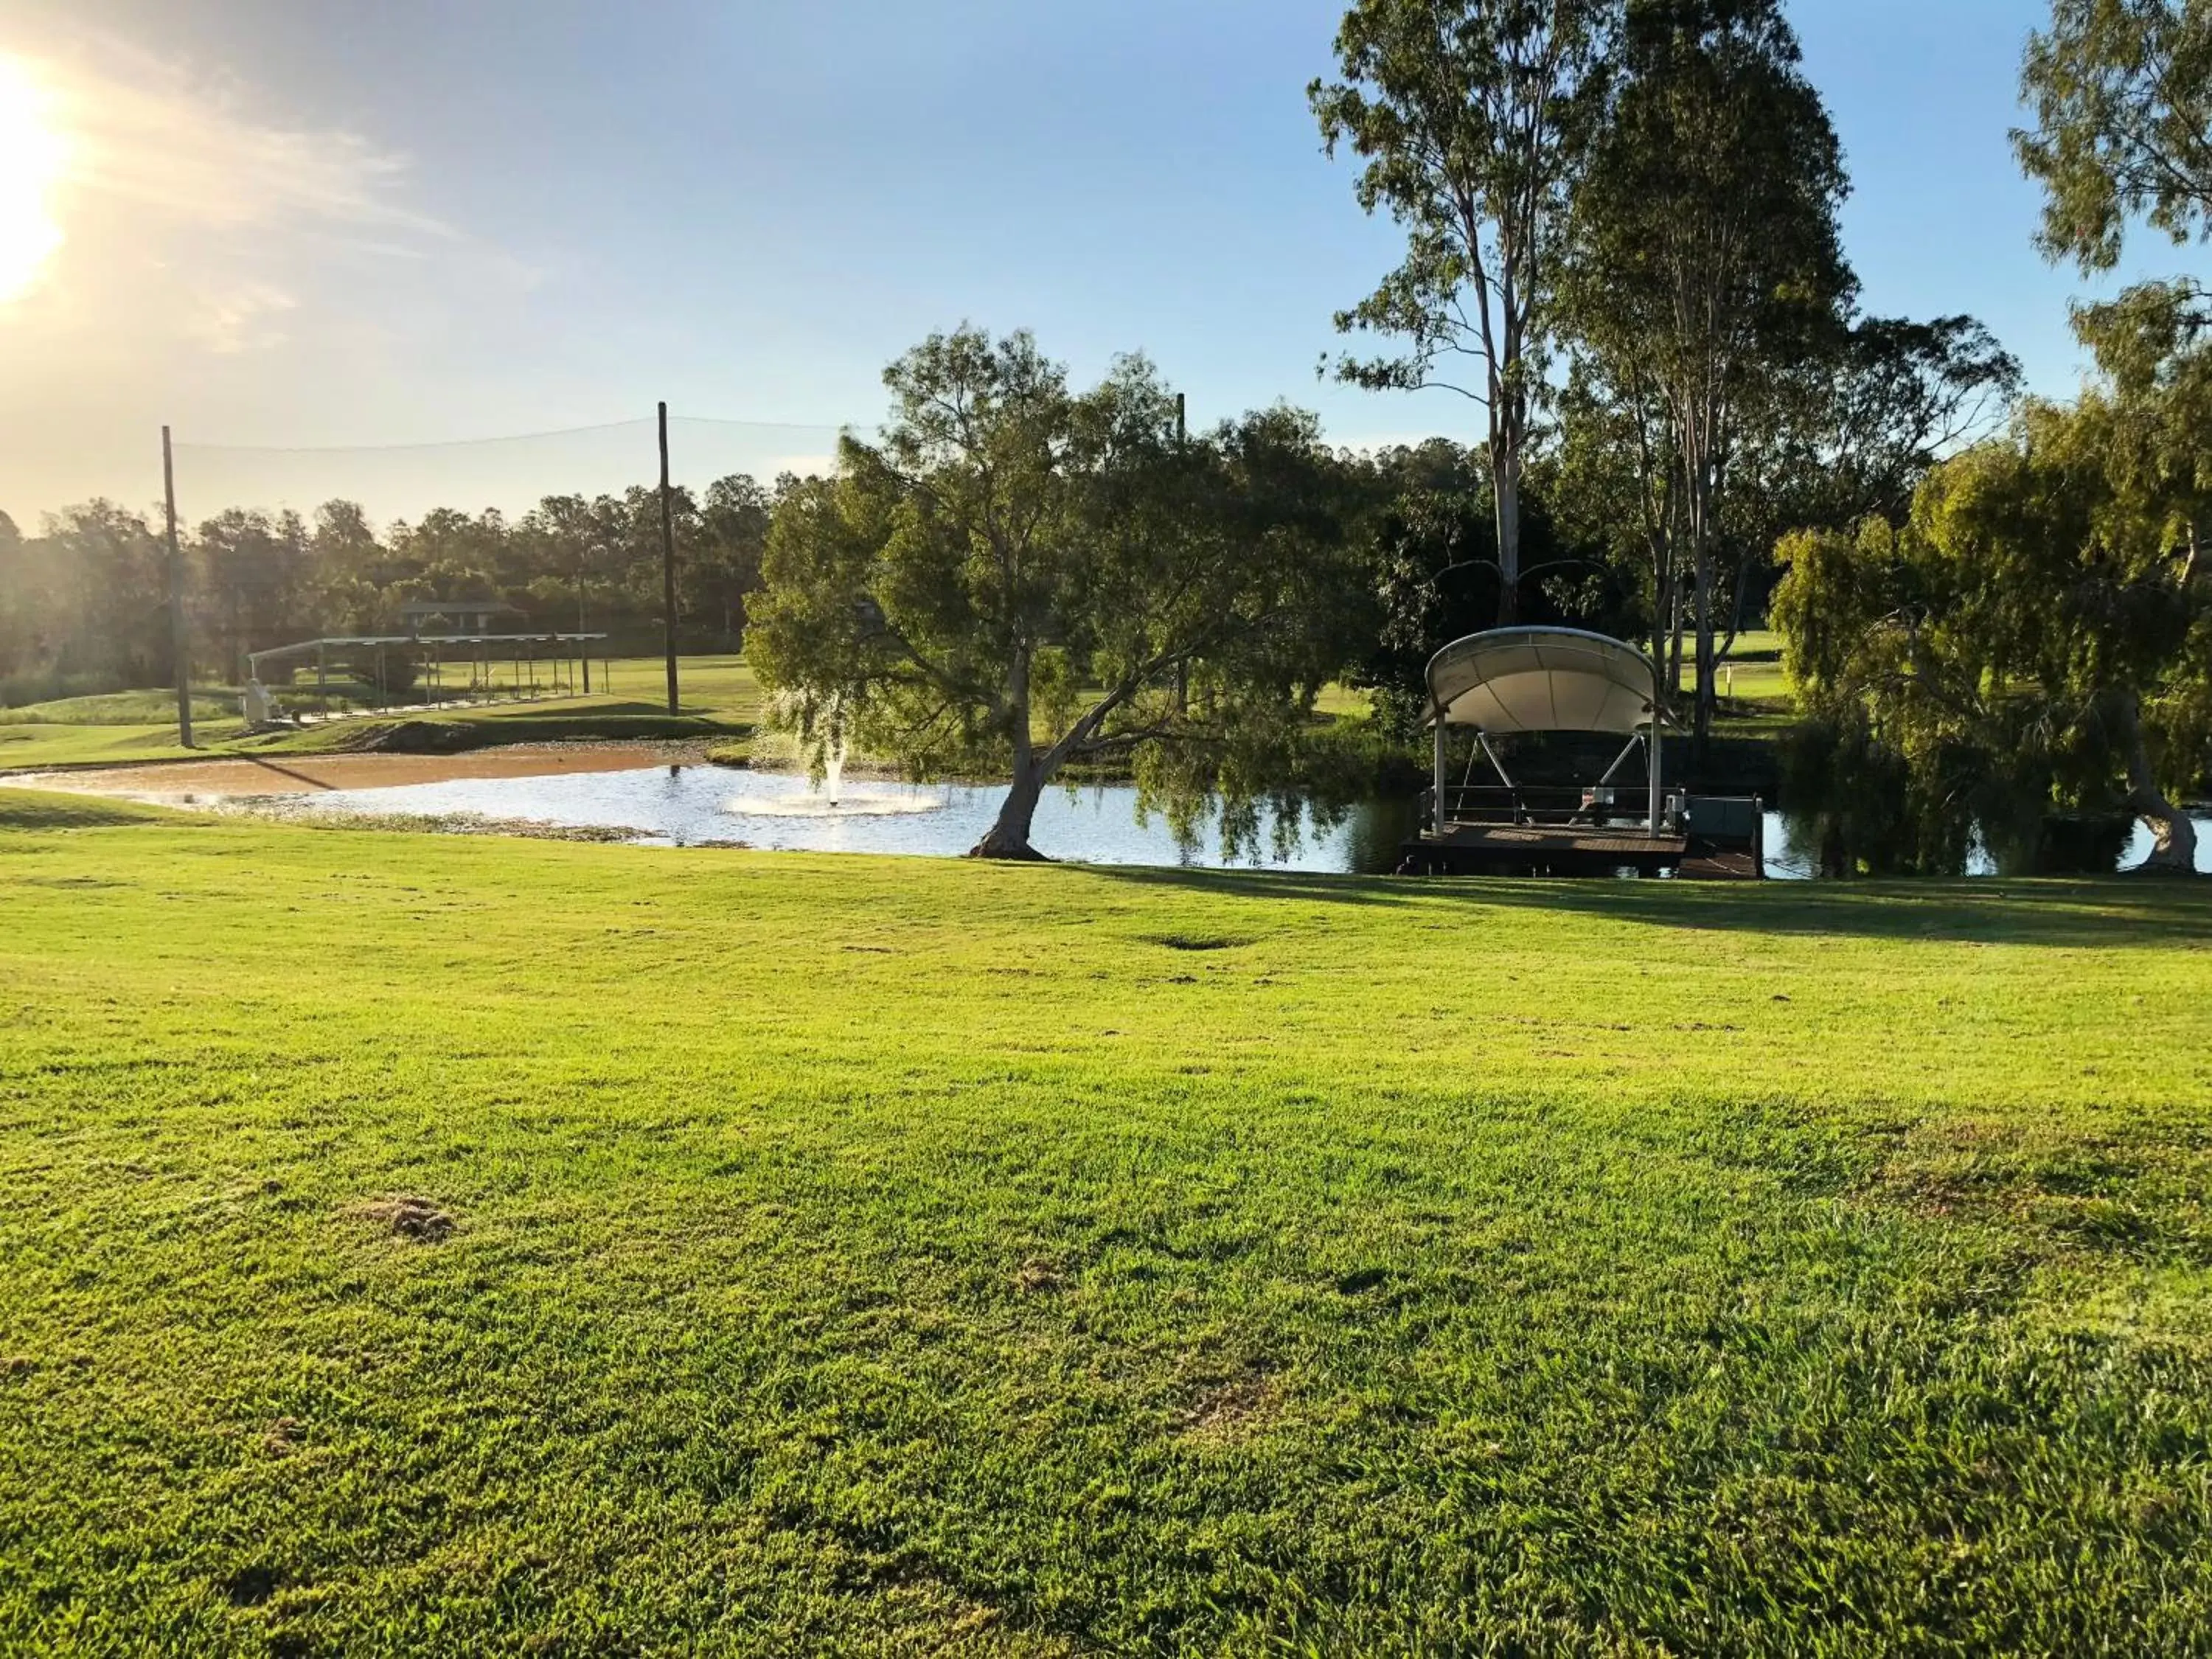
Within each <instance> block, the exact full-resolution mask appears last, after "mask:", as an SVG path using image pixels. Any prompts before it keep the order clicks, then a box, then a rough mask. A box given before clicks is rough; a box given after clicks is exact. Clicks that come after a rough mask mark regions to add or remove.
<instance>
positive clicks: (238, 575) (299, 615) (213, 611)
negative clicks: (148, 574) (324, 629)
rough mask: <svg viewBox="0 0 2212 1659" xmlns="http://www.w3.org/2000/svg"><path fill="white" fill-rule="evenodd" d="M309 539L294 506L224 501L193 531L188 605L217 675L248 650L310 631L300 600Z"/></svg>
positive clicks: (239, 664) (239, 662) (237, 668)
mask: <svg viewBox="0 0 2212 1659" xmlns="http://www.w3.org/2000/svg"><path fill="white" fill-rule="evenodd" d="M307 545H308V543H307V526H305V525H304V524H302V523H301V520H300V517H299V515H298V514H297V513H277V514H276V515H275V516H274V517H271V516H270V514H269V513H262V512H258V511H250V510H248V509H246V508H242V507H228V508H226V509H225V510H224V511H222V512H221V513H217V514H216V516H215V517H214V518H212V519H210V520H207V521H206V522H205V523H204V524H202V525H201V526H199V528H198V529H197V531H196V532H194V533H193V535H192V538H191V563H192V567H193V568H192V574H193V579H194V580H193V582H192V597H193V610H194V612H195V613H196V615H197V618H198V621H199V624H200V632H201V635H202V639H203V641H204V647H205V648H206V650H207V653H208V655H209V656H210V658H211V659H212V660H213V662H214V663H215V664H216V665H217V674H218V677H219V678H226V677H228V676H229V675H231V674H234V673H242V672H243V671H244V669H243V658H244V655H245V653H246V652H248V651H252V650H256V649H265V648H267V647H270V646H274V645H285V644H289V643H292V642H293V641H295V640H298V639H301V638H303V637H307V636H308V635H311V634H313V632H314V631H315V629H314V628H313V625H312V619H311V618H310V617H308V616H307V606H306V604H305V601H306V599H307V595H308V591H309V589H308V584H307Z"/></svg>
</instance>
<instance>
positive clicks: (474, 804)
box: [304, 765, 2212, 878]
mask: <svg viewBox="0 0 2212 1659" xmlns="http://www.w3.org/2000/svg"><path fill="white" fill-rule="evenodd" d="M839 793H840V799H838V801H837V802H836V804H835V805H832V804H831V803H830V802H829V800H828V799H826V797H825V796H823V794H822V793H819V792H817V791H815V790H812V789H811V788H810V787H808V784H807V781H806V780H805V777H803V776H799V775H794V774H791V773H783V772H760V771H744V770H738V769H731V768H727V767H720V766H703V765H689V766H654V767H649V768H642V769H635V770H629V771H617V772H591V773H572V774H565V775H558V776H541V777H489V778H456V779H451V780H447V781H441V782H435V783H417V784H407V785H401V786H398V787H386V788H371V789H336V790H330V791H326V792H325V793H319V794H316V795H313V796H311V797H307V798H306V799H305V801H304V805H307V807H309V808H310V809H311V810H314V811H326V812H360V813H399V814H409V815H423V816H440V817H441V816H445V815H447V814H454V813H473V814H478V815H481V816H483V817H491V818H523V819H529V820H532V821H535V822H538V823H554V824H560V825H564V826H569V827H588V828H602V829H628V830H631V831H634V832H635V833H636V834H637V836H639V838H640V839H641V840H643V841H646V842H654V843H659V844H661V845H670V844H673V845H678V846H698V845H702V844H706V843H714V842H720V843H725V844H727V843H743V844H744V845H745V846H749V847H756V848H768V849H775V850H786V851H794V852H796V851H805V852H835V853H903V854H921V855H925V856H932V857H940V858H942V857H951V856H956V855H957V854H962V853H965V852H966V851H967V850H968V849H969V848H970V847H972V846H974V845H975V842H977V840H979V839H980V838H981V836H982V834H983V832H984V830H985V829H987V828H989V826H990V823H991V821H992V819H993V818H994V817H995V816H996V815H997V812H998V809H999V802H1000V798H1001V796H1002V795H1003V793H1004V791H1003V789H1002V788H1000V787H981V788H975V787H966V786H963V785H957V784H946V785H920V784H905V783H894V782H886V781H880V780H875V779H848V780H846V781H845V783H844V784H843V786H842V788H841V790H840V792H839ZM1413 815H1414V806H1413V801H1412V800H1411V799H1385V800H1370V801H1364V802H1360V803H1358V805H1354V806H1352V807H1351V808H1350V809H1349V810H1348V811H1345V812H1343V813H1342V814H1340V815H1332V816H1331V817H1329V818H1328V820H1326V821H1323V822H1316V821H1315V820H1314V819H1313V818H1312V817H1305V818H1304V819H1302V821H1301V822H1300V823H1299V824H1298V825H1297V836H1296V839H1295V841H1294V842H1289V843H1286V844H1284V845H1281V846H1278V845H1276V844H1275V842H1274V839H1273V836H1272V835H1271V834H1270V832H1269V830H1268V829H1267V826H1266V825H1265V824H1264V823H1263V826H1262V829H1261V846H1260V848H1259V849H1258V855H1257V856H1256V857H1255V856H1253V855H1251V854H1250V853H1249V851H1248V852H1247V853H1246V854H1244V855H1243V856H1238V857H1235V858H1231V857H1229V856H1226V855H1225V852H1224V849H1223V847H1222V842H1221V836H1220V834H1219V830H1218V825H1213V824H1209V825H1208V826H1207V828H1206V830H1205V831H1204V833H1202V834H1201V835H1200V837H1199V840H1198V842H1197V844H1196V845H1195V846H1194V847H1183V846H1181V845H1179V844H1178V843H1177V842H1176V836H1175V833H1174V831H1173V830H1172V829H1170V827H1169V825H1168V823H1167V822H1166V820H1165V819H1164V818H1163V817H1159V816H1158V814H1153V815H1152V817H1150V819H1149V821H1147V820H1146V818H1145V817H1141V816H1140V815H1139V810H1138V804H1137V792H1136V790H1135V789H1134V788H1133V787H1130V786H1128V785H1101V786H1095V787H1094V786H1085V787H1081V788H1079V789H1077V790H1075V791H1073V792H1072V793H1071V792H1070V791H1067V790H1065V789H1051V790H1048V791H1046V793H1045V796H1044V799H1043V800H1042V802H1041V803H1040V804H1039V805H1038V807H1037V813H1036V823H1035V825H1034V827H1033V829H1032V831H1031V835H1030V841H1031V842H1032V844H1033V845H1035V846H1036V848H1037V850H1038V851H1040V852H1042V853H1044V854H1048V855H1049V856H1051V857H1054V858H1058V859H1066V860H1077V861H1081V862H1085V863H1093V864H1153V865H1176V864H1188V865H1198V866H1225V865H1232V864H1233V865H1235V866H1238V867H1242V868H1256V869H1273V870H1307V871H1326V872H1350V873H1354V874H1381V873H1385V872H1389V871H1390V870H1392V869H1394V868H1395V866H1396V865H1397V862H1398V848H1399V843H1400V842H1402V841H1403V840H1405V839H1406V838H1407V836H1409V835H1411V834H1412V833H1413ZM1765 833H1766V868H1767V873H1768V874H1769V875H1771V876H1776V877H1782V878H1795V877H1802V876H1806V875H1808V874H1810V873H1811V871H1810V869H1809V867H1808V862H1807V860H1804V859H1803V858H1802V857H1800V856H1799V854H1798V853H1797V851H1796V849H1795V848H1793V847H1792V846H1791V845H1790V834H1789V826H1788V823H1787V822H1786V821H1785V819H1784V817H1783V816H1782V815H1781V814H1779V813H1774V812H1770V813H1768V814H1767V815H1766V830H1765ZM2198 835H2199V842H2198V847H2197V857H2198V863H2199V867H2200V868H2207V869H2212V820H2200V821H2199V824H2198ZM2148 850H2149V839H2148V836H2147V835H2146V834H2145V833H2144V832H2143V831H2142V829H2141V828H2140V827H2138V828H2137V829H2136V835H2135V837H2134V840H2133V842H2132V843H2131V844H2130V846H2129V848H2127V850H2126V851H2125V852H2124V854H2122V857H2121V859H2120V863H2121V865H2122V866H2126V865H2130V864H2135V863H2138V862H2140V861H2141V860H2142V858H2143V857H2144V855H2145V854H2147V853H2148ZM1993 872H1994V866H1993V865H1992V864H1991V861H1990V859H1989V858H1988V857H1987V855H1986V854H1980V853H1977V854H1976V855H1975V859H1974V861H1973V862H1972V864H1971V865H1970V866H1969V873H1972V874H1977V875H1986V874H1990V873H1993Z"/></svg>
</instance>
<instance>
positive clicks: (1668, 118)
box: [1566, 0, 1854, 742]
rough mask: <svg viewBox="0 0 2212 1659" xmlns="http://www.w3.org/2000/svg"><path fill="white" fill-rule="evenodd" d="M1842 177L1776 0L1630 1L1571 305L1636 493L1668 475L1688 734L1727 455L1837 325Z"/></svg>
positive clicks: (1715, 571)
mask: <svg viewBox="0 0 2212 1659" xmlns="http://www.w3.org/2000/svg"><path fill="white" fill-rule="evenodd" d="M1846 188H1847V185H1846V182H1845V179H1844V168H1843V157H1842V151H1841V149H1840V148H1839V147H1838V143H1837V142H1836V136H1835V131H1834V129H1833V128H1832V126H1831V125H1829V121H1828V117H1827V112H1826V109H1825V108H1824V107H1823V106H1822V105H1821V102H1820V94H1819V93H1818V92H1816V91H1815V90H1814V88H1813V87H1812V85H1811V83H1810V82H1808V81H1807V80H1806V78H1805V76H1804V74H1803V72H1802V68H1801V65H1800V59H1799V52H1798V46H1797V40H1796V35H1795V34H1794V33H1792V32H1791V30H1790V26H1789V24H1788V23H1787V22H1786V21H1784V18H1783V15H1782V12H1781V8H1780V6H1779V4H1778V0H1631V3H1630V5H1629V8H1628V12H1627V21H1626V28H1625V30H1624V32H1623V35H1622V40H1621V45H1620V50H1619V52H1618V53H1617V55H1616V65H1615V71H1614V76H1613V82H1612V84H1611V86H1610V88H1609V91H1608V98H1607V104H1606V107H1605V111H1604V113H1603V116H1602V118H1601V122H1600V125H1599V126H1598V128H1597V131H1596V132H1595V137H1594V138H1593V141H1592V145H1591V149H1590V155H1589V166H1588V168H1587V171H1586V172H1585V173H1584V175H1583V179H1582V180H1581V182H1580V185H1579V187H1578V188H1577V191H1576V192H1575V197H1574V203H1575V210H1576V214H1575V233H1576V234H1575V258H1574V261H1573V264H1572V267H1571V280H1570V282H1569V283H1568V285H1567V292H1566V306H1567V309H1568V313H1569V318H1570V320H1571V325H1572V327H1573V331H1574V335H1575V337H1576V343H1577V352H1578V354H1579V355H1580V356H1581V357H1582V359H1583V371H1584V374H1585V376H1586V385H1588V386H1589V387H1590V388H1591V389H1592V393H1593V395H1594V396H1596V397H1598V398H1600V399H1601V401H1603V402H1606V403H1608V404H1611V405H1612V406H1613V407H1614V408H1615V409H1616V410H1620V411H1623V413H1624V415H1625V416H1626V424H1627V425H1629V426H1630V427H1631V428H1632V429H1633V430H1634V431H1635V432H1636V434H1637V435H1638V441H1640V442H1641V444H1642V445H1643V449H1644V455H1643V458H1642V459H1643V464H1644V465H1645V467H1646V468H1647V469H1648V470H1649V473H1650V477H1649V478H1648V480H1647V484H1646V489H1645V494H1646V495H1651V496H1654V497H1657V496H1661V495H1669V494H1670V492H1671V499H1670V501H1669V504H1668V511H1667V513H1666V514H1665V519H1664V522H1665V524H1666V527H1667V533H1668V536H1669V537H1670V538H1673V540H1672V542H1671V543H1670V545H1669V547H1668V549H1667V550H1666V554H1665V559H1666V561H1667V562H1668V564H1670V565H1671V564H1673V563H1674V562H1676V561H1679V567H1680V568H1684V569H1686V571H1687V573H1688V588H1689V592H1688V605H1687V610H1688V612H1689V619H1690V625H1691V629H1692V635H1693V637H1694V639H1695V641H1696V686H1697V690H1696V700H1695V713H1694V729H1695V732H1696V734H1697V737H1698V738H1699V741H1700V742H1702V741H1703V739H1704V738H1705V734H1706V732H1708V731H1709V729H1710V726H1711V718H1712V713H1713V708H1714V705H1715V702H1716V690H1717V688H1716V678H1715V667H1716V663H1717V654H1716V647H1717V636H1718V629H1719V626H1720V621H1721V618H1720V603H1719V602H1720V599H1721V586H1722V583H1721V573H1722V571H1723V569H1724V568H1725V567H1724V566H1723V562H1722V559H1723V550H1724V546H1725V540H1724V538H1725V509H1726V504H1727V503H1726V498H1727V494H1728V486H1729V467H1730V463H1731V461H1732V459H1733V458H1734V456H1735V453H1736V450H1737V447H1738V446H1739V445H1740V443H1741V441H1742V439H1743V436H1744V435H1745V433H1746V431H1747V429H1749V428H1753V427H1755V426H1757V425H1759V424H1761V423H1764V422H1770V421H1771V420H1773V419H1774V418H1776V410H1777V405H1778V401H1779V399H1780V398H1781V397H1782V395H1783V392H1784V387H1783V386H1782V380H1783V378H1784V375H1785V374H1786V373H1787V371H1788V369H1789V368H1790V366H1791V365H1793V364H1796V363H1799V362H1803V361H1805V360H1806V359H1808V357H1811V356H1816V355H1817V354H1819V353H1820V351H1822V350H1823V349H1828V348H1829V346H1830V344H1831V343H1832V340H1833V338H1834V337H1835V334H1836V331H1838V329H1840V328H1841V327H1842V325H1843V318H1844V314H1845V313H1846V310H1847V308H1848V306H1849V304H1850V297H1851V294H1852V290H1853V288H1854V282H1853V278H1852V276H1851V274H1850V269H1849V267H1848V266H1847V265H1846V264H1845V263H1844V257H1843V252H1842V248H1841V246H1840V242H1839V240H1838V230H1837V222H1836V215H1837V209H1838V204H1840V203H1841V201H1842V199H1843V197H1844V191H1845V190H1846ZM1654 416H1657V417H1658V419H1657V420H1656V421H1655V420H1654ZM1662 437H1663V439H1664V440H1665V441H1667V442H1668V445H1669V446H1670V447H1671V450H1672V453H1662V451H1661V450H1660V449H1659V447H1658V441H1659V440H1660V439H1661V438H1662ZM1662 485H1663V488H1662Z"/></svg>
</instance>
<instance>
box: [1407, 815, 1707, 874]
mask: <svg viewBox="0 0 2212 1659" xmlns="http://www.w3.org/2000/svg"><path fill="white" fill-rule="evenodd" d="M1399 850H1400V851H1401V854H1403V855H1404V859H1405V864H1404V866H1403V867H1404V868H1405V869H1406V870H1407V873H1408V874H1412V875H1424V876H1609V875H1613V874H1615V873H1617V872H1620V871H1622V870H1633V871H1635V872H1637V873H1638V874H1639V875H1659V874H1662V873H1663V872H1667V871H1670V870H1674V869H1676V868H1678V867H1680V865H1681V864H1682V862H1683V860H1685V859H1686V858H1687V857H1688V856H1689V852H1690V840H1689V837H1688V836H1682V835H1661V836H1647V835H1645V834H1644V833H1643V832H1642V831H1641V830H1632V829H1608V828H1607V827H1605V826H1604V825H1602V824H1595V825H1588V826H1583V825H1554V824H1529V823H1498V824H1489V823H1455V824H1453V825H1452V826H1451V828H1450V829H1449V830H1448V831H1447V832H1446V833H1445V834H1444V835H1443V836H1420V837H1419V838H1417V839H1415V840H1413V841H1409V842H1406V843H1405V844H1404V845H1403V846H1402V847H1401V848H1400V849H1399Z"/></svg>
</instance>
